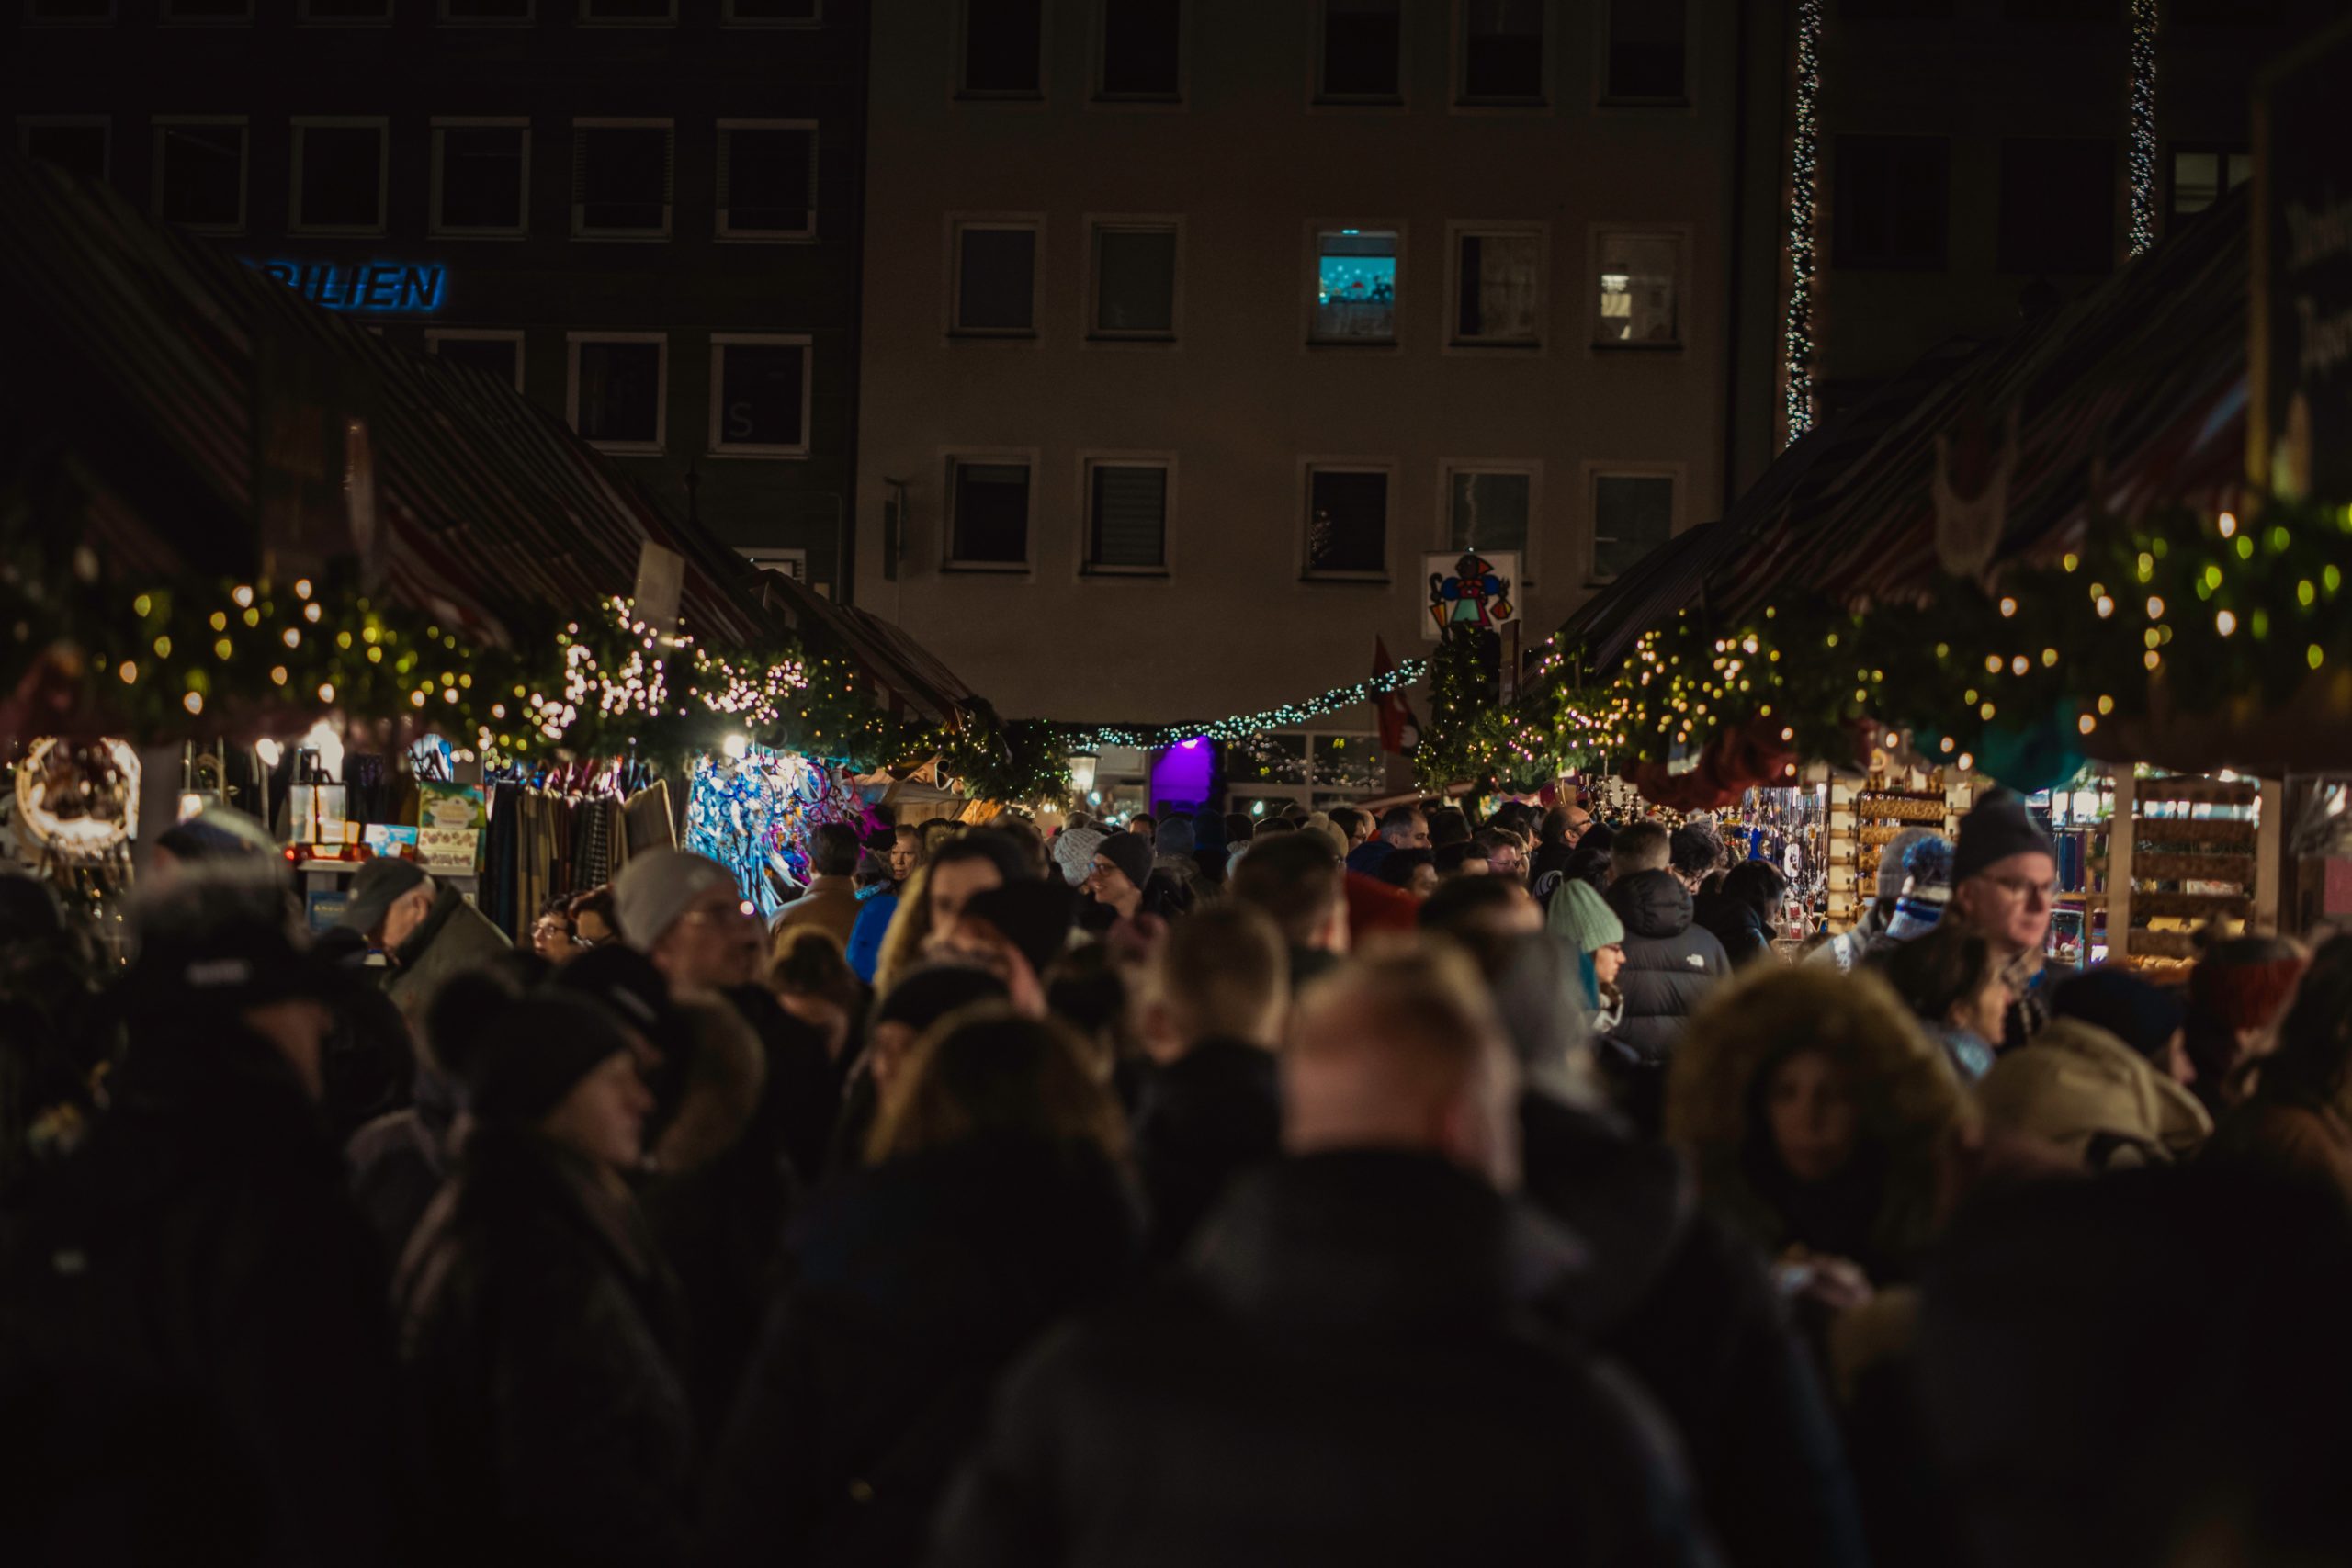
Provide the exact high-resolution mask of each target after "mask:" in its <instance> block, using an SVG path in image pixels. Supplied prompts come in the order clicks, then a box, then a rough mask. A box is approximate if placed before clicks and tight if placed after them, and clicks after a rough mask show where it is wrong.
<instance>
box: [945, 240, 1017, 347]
mask: <svg viewBox="0 0 2352 1568" xmlns="http://www.w3.org/2000/svg"><path fill="white" fill-rule="evenodd" d="M1036 272H1037V230H1036V227H1035V225H1034V224H1026V223H1022V224H1004V223H959V224H957V225H956V299H955V310H954V316H953V320H954V321H955V323H956V332H958V333H967V334H969V335H972V336H976V337H978V336H995V337H1027V336H1030V335H1031V334H1032V333H1034V332H1035V324H1036V310H1035V294H1036Z"/></svg>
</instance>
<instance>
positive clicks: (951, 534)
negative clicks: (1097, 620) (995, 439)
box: [901, 446, 1043, 577]
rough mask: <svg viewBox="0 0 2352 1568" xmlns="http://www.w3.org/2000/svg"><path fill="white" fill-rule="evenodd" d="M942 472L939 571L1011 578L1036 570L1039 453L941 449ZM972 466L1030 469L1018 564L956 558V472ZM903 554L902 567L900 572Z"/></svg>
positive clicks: (1018, 448) (983, 448) (1005, 448)
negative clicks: (1006, 466)
mask: <svg viewBox="0 0 2352 1568" xmlns="http://www.w3.org/2000/svg"><path fill="white" fill-rule="evenodd" d="M940 459H941V465H940V467H941V473H942V476H943V478H944V479H945V487H944V489H943V490H942V491H941V492H940V497H939V569H940V570H942V571H943V572H955V573H956V574H958V575H969V576H974V577H988V576H995V577H1012V576H1020V575H1023V574H1026V573H1028V572H1030V571H1034V570H1036V562H1037V501H1038V485H1037V480H1038V476H1039V474H1040V473H1041V472H1042V471H1043V466H1042V462H1041V459H1040V454H1039V451H1038V449H1037V448H1036V447H1035V446H949V447H943V448H941V450H940ZM967 463H968V464H972V465H974V466H979V465H985V464H996V463H1020V464H1023V465H1025V466H1026V467H1027V468H1028V469H1029V515H1028V516H1027V517H1026V518H1025V519H1024V520H1023V525H1022V529H1021V559H1019V560H1017V561H988V560H983V561H967V560H959V559H958V558H956V468H959V467H961V466H963V465H965V464H967ZM903 564H904V560H903V552H902V555H901V568H902V570H903Z"/></svg>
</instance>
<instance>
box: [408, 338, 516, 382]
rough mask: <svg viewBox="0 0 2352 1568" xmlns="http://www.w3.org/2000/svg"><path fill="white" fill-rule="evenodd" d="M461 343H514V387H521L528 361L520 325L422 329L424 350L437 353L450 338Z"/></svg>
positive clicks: (428, 352) (431, 353)
mask: <svg viewBox="0 0 2352 1568" xmlns="http://www.w3.org/2000/svg"><path fill="white" fill-rule="evenodd" d="M453 339H454V340H456V341H458V342H461V343H511V344H514V345H515V390H516V391H518V392H519V391H521V390H522V389H523V371H524V367H525V366H526V365H527V364H528V363H529V355H527V354H526V352H525V350H524V346H523V344H524V339H523V329H522V328H520V327H427V328H425V329H424V352H425V353H427V354H430V355H436V356H437V355H439V354H440V352H441V345H442V344H445V343H448V342H450V341H451V340H453Z"/></svg>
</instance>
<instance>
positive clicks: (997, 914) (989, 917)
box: [937, 835, 1140, 1018]
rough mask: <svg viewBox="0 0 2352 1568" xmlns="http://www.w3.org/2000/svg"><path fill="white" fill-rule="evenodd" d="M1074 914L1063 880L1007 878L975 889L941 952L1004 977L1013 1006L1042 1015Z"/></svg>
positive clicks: (940, 944)
mask: <svg viewBox="0 0 2352 1568" xmlns="http://www.w3.org/2000/svg"><path fill="white" fill-rule="evenodd" d="M1129 836H1130V837H1132V835H1129ZM1138 842H1140V840H1138ZM1071 913H1072V906H1071V901H1070V896H1069V889H1068V888H1067V887H1064V886H1061V885H1060V884H1059V883H1057V882H1008V883H1006V884H1005V885H1004V886H1001V887H991V888H989V890H988V891H987V892H985V893H975V894H973V895H972V897H970V899H968V900H967V902H966V903H965V905H964V908H963V911H962V913H960V914H959V915H957V916H956V924H955V925H954V926H953V927H952V928H951V929H950V930H949V931H946V932H945V933H944V935H943V936H942V937H941V939H940V941H939V942H938V944H937V952H938V953H939V954H940V955H941V956H942V957H945V958H952V959H959V960H961V961H963V962H965V963H968V964H977V965H978V967H980V968H983V969H986V970H987V971H988V972H989V973H990V974H991V975H994V976H997V977H998V978H999V979H1001V980H1002V981H1003V982H1004V985H1005V989H1006V990H1007V991H1009V992H1010V993H1011V994H1012V1005H1013V1006H1014V1007H1015V1008H1017V1009H1018V1010H1021V1011H1023V1012H1024V1013H1026V1014H1028V1015H1029V1016H1030V1017H1032V1018H1043V1017H1044V1016H1045V1013H1046V984H1045V980H1046V970H1048V969H1050V968H1052V967H1053V964H1054V960H1055V959H1057V958H1059V957H1060V956H1061V955H1062V953H1064V952H1065V951H1066V950H1067V949H1068V947H1069V926H1070V916H1071Z"/></svg>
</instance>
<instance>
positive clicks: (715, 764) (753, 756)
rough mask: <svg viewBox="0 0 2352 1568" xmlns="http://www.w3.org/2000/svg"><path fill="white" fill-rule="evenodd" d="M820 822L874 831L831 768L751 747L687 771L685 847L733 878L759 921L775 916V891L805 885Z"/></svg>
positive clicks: (838, 769) (847, 775)
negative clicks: (812, 838)
mask: <svg viewBox="0 0 2352 1568" xmlns="http://www.w3.org/2000/svg"><path fill="white" fill-rule="evenodd" d="M826 822H847V823H850V824H851V825H852V826H854V827H855V828H856V829H858V831H859V832H860V833H861V834H864V833H865V832H868V831H870V830H871V829H873V828H874V826H875V823H874V822H873V820H872V819H871V818H870V816H869V814H868V813H867V812H866V809H865V805H864V803H863V802H862V801H861V800H860V799H859V798H858V794H857V787H856V783H855V780H854V776H853V775H852V773H851V772H850V770H849V769H847V768H845V767H842V766H841V765H839V764H838V763H833V762H827V761H819V760H815V759H812V758H809V757H804V756H801V755H799V754H798V753H797V752H791V751H773V750H768V749H767V748H766V747H764V746H755V747H747V748H746V749H745V750H744V753H743V755H741V757H733V756H728V755H725V754H721V755H719V756H716V757H713V756H709V755H705V756H703V757H701V758H700V759H698V760H697V761H695V764H694V773H693V777H692V779H691V780H690V782H689V784H688V786H687V791H686V838H685V847H686V848H687V849H690V850H692V851H694V852H695V853H696V854H702V855H707V856H709V857H710V858H711V859H712V860H715V861H717V862H718V863H719V864H721V865H723V866H725V867H727V868H728V869H729V870H730V871H732V872H733V873H734V874H735V882H736V886H738V887H739V888H740V889H741V891H742V895H743V897H745V898H748V899H750V900H751V901H752V903H753V905H755V906H756V907H757V908H759V910H760V912H761V913H762V914H763V915H772V914H774V913H775V911H776V910H777V909H778V908H782V903H783V901H782V899H781V898H780V897H779V896H778V892H777V889H778V886H780V885H782V884H784V883H787V882H788V883H790V884H792V885H795V886H799V885H805V884H807V883H808V881H809V875H810V872H809V838H810V836H811V835H813V834H814V833H815V832H816V830H817V829H818V828H819V826H820V825H821V824H823V823H826Z"/></svg>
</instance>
